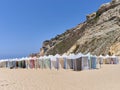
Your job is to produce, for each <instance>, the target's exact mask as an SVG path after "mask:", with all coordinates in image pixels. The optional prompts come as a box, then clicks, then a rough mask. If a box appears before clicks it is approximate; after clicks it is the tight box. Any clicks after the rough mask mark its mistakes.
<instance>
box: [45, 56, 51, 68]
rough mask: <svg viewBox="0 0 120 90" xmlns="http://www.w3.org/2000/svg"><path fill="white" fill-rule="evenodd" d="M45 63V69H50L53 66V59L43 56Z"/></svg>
mask: <svg viewBox="0 0 120 90" xmlns="http://www.w3.org/2000/svg"><path fill="white" fill-rule="evenodd" d="M43 62H44V63H43V64H44V68H45V69H50V68H51V60H50V58H48V56H44V57H43Z"/></svg>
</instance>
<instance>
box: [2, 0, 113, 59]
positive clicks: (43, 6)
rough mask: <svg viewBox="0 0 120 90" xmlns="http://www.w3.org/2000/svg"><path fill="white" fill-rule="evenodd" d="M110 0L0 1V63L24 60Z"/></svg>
mask: <svg viewBox="0 0 120 90" xmlns="http://www.w3.org/2000/svg"><path fill="white" fill-rule="evenodd" d="M110 1H111V0H0V59H1V58H16V57H24V56H28V55H29V54H31V53H36V52H39V51H40V48H41V47H42V42H43V41H45V40H49V39H51V38H53V37H55V36H56V35H58V34H61V33H63V32H65V31H66V30H68V29H70V28H73V27H75V26H76V25H78V24H79V23H82V22H84V21H85V20H86V15H88V14H90V13H93V12H95V11H97V10H98V8H99V7H100V5H101V4H103V3H107V2H110Z"/></svg>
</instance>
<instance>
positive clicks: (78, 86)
mask: <svg viewBox="0 0 120 90" xmlns="http://www.w3.org/2000/svg"><path fill="white" fill-rule="evenodd" d="M0 90H120V64H118V65H102V68H101V69H98V70H85V71H78V72H77V71H72V70H59V71H57V70H46V69H44V70H41V69H0Z"/></svg>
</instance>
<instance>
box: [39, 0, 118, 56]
mask: <svg viewBox="0 0 120 90" xmlns="http://www.w3.org/2000/svg"><path fill="white" fill-rule="evenodd" d="M86 18H87V21H85V22H83V23H81V24H78V25H77V26H76V27H74V28H72V29H69V30H67V31H66V32H64V33H63V34H61V35H57V36H56V37H55V38H52V39H51V40H47V41H45V42H43V46H42V48H41V51H40V54H41V55H43V54H46V55H49V54H53V55H55V54H57V53H58V54H64V53H66V54H70V53H79V52H82V53H84V54H86V53H88V52H90V53H92V54H94V55H101V54H102V55H106V54H111V55H113V54H115V55H120V0H112V2H110V3H106V4H103V5H102V6H101V7H100V8H99V9H98V11H97V12H94V13H92V14H90V15H87V16H86Z"/></svg>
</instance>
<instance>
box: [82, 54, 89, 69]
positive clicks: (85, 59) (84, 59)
mask: <svg viewBox="0 0 120 90" xmlns="http://www.w3.org/2000/svg"><path fill="white" fill-rule="evenodd" d="M80 59H81V60H82V70H88V69H90V66H91V65H90V55H89V54H87V55H82V56H81V58H80Z"/></svg>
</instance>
